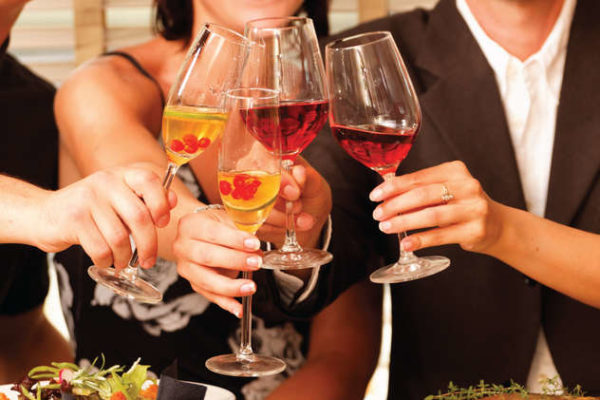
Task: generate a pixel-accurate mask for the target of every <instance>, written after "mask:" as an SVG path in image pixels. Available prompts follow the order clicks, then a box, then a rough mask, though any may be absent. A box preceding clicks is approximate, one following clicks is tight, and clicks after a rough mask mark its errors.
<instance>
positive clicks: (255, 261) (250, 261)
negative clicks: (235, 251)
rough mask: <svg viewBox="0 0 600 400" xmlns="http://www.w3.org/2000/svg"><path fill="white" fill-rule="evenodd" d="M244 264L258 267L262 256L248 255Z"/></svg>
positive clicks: (260, 264)
mask: <svg viewBox="0 0 600 400" xmlns="http://www.w3.org/2000/svg"><path fill="white" fill-rule="evenodd" d="M246 265H248V266H249V267H253V268H256V269H259V268H260V267H261V266H262V257H258V256H250V257H248V258H246Z"/></svg>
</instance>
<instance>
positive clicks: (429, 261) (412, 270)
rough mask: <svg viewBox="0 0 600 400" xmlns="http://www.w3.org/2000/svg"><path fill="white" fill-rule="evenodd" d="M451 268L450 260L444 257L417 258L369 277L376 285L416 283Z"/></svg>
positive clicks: (382, 269) (378, 271) (392, 265)
mask: <svg viewBox="0 0 600 400" xmlns="http://www.w3.org/2000/svg"><path fill="white" fill-rule="evenodd" d="M448 266H450V260H449V259H448V258H446V257H442V256H428V257H415V258H414V259H413V260H410V262H408V263H405V264H404V263H399V262H396V263H394V264H391V265H387V266H385V267H382V268H380V269H378V270H377V271H375V272H373V273H372V274H371V276H370V277H369V278H370V279H371V282H374V283H398V282H408V281H414V280H415V279H420V278H425V277H427V276H430V275H434V274H437V273H438V272H440V271H443V270H445V269H446V268H448Z"/></svg>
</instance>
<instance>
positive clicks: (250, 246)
mask: <svg viewBox="0 0 600 400" xmlns="http://www.w3.org/2000/svg"><path fill="white" fill-rule="evenodd" d="M214 216H215V214H211V213H210V212H208V211H206V212H201V213H197V214H189V215H186V216H185V217H183V218H182V219H181V220H180V222H179V230H178V240H179V239H180V238H186V239H189V240H194V241H201V242H207V243H212V244H215V245H219V246H222V247H228V248H230V249H237V250H245V251H256V250H258V249H260V241H259V240H258V239H257V238H256V237H255V236H253V235H252V234H250V233H248V232H243V231H240V230H239V229H237V228H236V227H235V226H233V224H231V225H230V224H228V223H225V222H224V221H222V220H217V219H215V218H214Z"/></svg>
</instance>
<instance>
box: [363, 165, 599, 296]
mask: <svg viewBox="0 0 600 400" xmlns="http://www.w3.org/2000/svg"><path fill="white" fill-rule="evenodd" d="M443 185H445V186H446V187H447V188H448V191H449V192H450V193H451V194H452V195H453V196H454V197H453V199H451V200H450V201H449V202H448V203H447V204H444V203H442V201H441V194H442V193H443ZM371 199H372V200H374V201H382V200H383V203H382V204H381V205H379V206H378V207H377V209H376V211H375V212H374V217H375V219H377V220H378V221H381V223H380V228H381V229H382V230H383V231H384V232H386V233H392V232H401V231H404V230H414V229H421V228H433V229H430V230H427V231H424V232H420V233H415V234H412V235H410V236H409V237H408V238H406V239H404V240H403V241H402V246H404V248H406V249H407V250H417V249H420V248H424V247H430V246H439V245H443V244H451V243H457V244H459V245H460V246H461V247H462V248H463V249H465V250H469V251H474V252H478V253H483V254H487V255H490V256H493V257H496V258H498V259H500V260H502V261H504V262H505V263H507V264H509V265H511V266H512V267H514V268H516V269H517V270H519V271H521V272H523V273H524V274H526V275H528V276H530V277H531V278H533V279H535V280H537V281H538V282H540V283H542V284H544V285H546V286H549V287H551V288H553V289H555V290H558V291H559V292H562V293H564V294H566V295H568V296H571V297H573V298H575V299H577V300H579V301H581V302H584V303H586V304H589V305H591V306H594V307H598V308H600V235H598V234H595V233H591V232H585V231H582V230H578V229H574V228H571V227H568V226H565V225H561V224H558V223H555V222H552V221H550V220H547V219H544V218H540V217H537V216H535V215H533V214H531V213H528V212H526V211H523V210H518V209H515V208H511V207H508V206H504V205H502V204H500V203H497V202H495V201H493V200H491V199H490V198H489V197H488V196H487V194H486V193H485V192H484V190H483V189H482V188H481V185H480V183H479V182H478V181H477V180H476V179H475V178H473V177H472V176H471V174H470V173H469V171H468V170H467V168H466V166H465V165H464V164H463V163H462V162H451V163H445V164H441V165H438V166H435V167H432V168H427V169H424V170H421V171H418V172H415V173H412V174H406V175H403V176H399V177H395V178H394V179H393V180H392V181H391V182H388V183H383V184H381V185H380V186H378V187H377V188H376V189H375V190H374V191H373V192H372V193H371Z"/></svg>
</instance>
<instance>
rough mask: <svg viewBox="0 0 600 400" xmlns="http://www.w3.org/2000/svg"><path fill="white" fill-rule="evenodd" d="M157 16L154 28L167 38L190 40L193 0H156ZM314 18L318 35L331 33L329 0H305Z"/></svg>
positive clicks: (310, 15)
mask: <svg viewBox="0 0 600 400" xmlns="http://www.w3.org/2000/svg"><path fill="white" fill-rule="evenodd" d="M154 2H155V4H156V16H155V18H154V30H155V31H156V32H158V33H159V34H160V35H161V36H162V37H164V38H165V39H167V40H178V39H185V40H186V41H189V40H190V36H191V35H192V25H193V24H194V6H193V4H192V0H154ZM302 8H303V9H304V11H306V14H307V15H308V16H309V17H310V18H312V19H313V21H314V23H315V30H316V31H317V35H318V36H327V35H328V34H329V20H328V18H327V12H328V11H329V0H304V4H303V6H302Z"/></svg>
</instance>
